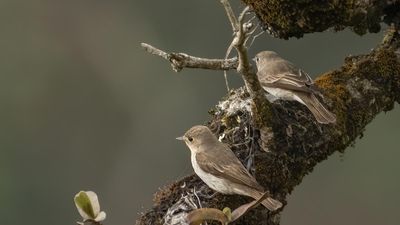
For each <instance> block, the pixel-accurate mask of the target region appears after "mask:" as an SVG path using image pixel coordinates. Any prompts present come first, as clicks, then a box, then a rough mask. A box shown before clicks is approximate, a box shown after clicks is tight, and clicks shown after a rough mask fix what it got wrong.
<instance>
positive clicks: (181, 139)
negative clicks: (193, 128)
mask: <svg viewBox="0 0 400 225" xmlns="http://www.w3.org/2000/svg"><path fill="white" fill-rule="evenodd" d="M176 140H180V141H184V140H185V137H184V136H182V137H177V138H176Z"/></svg>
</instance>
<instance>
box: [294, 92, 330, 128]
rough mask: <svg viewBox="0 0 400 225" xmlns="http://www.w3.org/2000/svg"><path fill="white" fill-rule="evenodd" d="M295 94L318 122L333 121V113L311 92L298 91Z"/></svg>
mask: <svg viewBox="0 0 400 225" xmlns="http://www.w3.org/2000/svg"><path fill="white" fill-rule="evenodd" d="M296 95H297V96H298V97H299V98H300V99H301V100H302V101H303V102H304V105H305V106H307V108H308V109H309V110H310V111H311V113H312V114H313V115H314V117H315V119H316V120H317V121H318V122H319V123H324V124H326V123H335V122H336V116H335V114H333V113H331V112H329V111H328V110H327V109H326V108H325V107H324V106H323V105H322V104H321V102H320V101H319V100H318V98H317V97H315V95H314V94H312V93H306V92H298V93H296Z"/></svg>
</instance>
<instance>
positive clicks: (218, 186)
mask: <svg viewBox="0 0 400 225" xmlns="http://www.w3.org/2000/svg"><path fill="white" fill-rule="evenodd" d="M191 161H192V166H193V170H194V172H195V173H196V174H197V176H199V177H200V179H201V180H203V182H204V183H206V184H207V185H208V186H209V187H210V188H211V189H213V190H215V191H217V192H220V193H223V194H234V193H235V192H234V190H233V188H232V185H230V184H229V183H228V182H227V181H225V180H224V179H222V178H219V177H216V176H214V175H212V174H210V173H207V172H205V171H204V170H202V169H201V168H200V166H199V164H198V163H197V160H196V154H195V153H192V156H191Z"/></svg>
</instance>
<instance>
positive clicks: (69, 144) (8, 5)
mask: <svg viewBox="0 0 400 225" xmlns="http://www.w3.org/2000/svg"><path fill="white" fill-rule="evenodd" d="M232 1H233V0H232ZM236 1H238V0H236ZM236 5H237V6H235V10H239V9H240V8H239V4H236ZM154 7H156V8H154ZM0 18H1V20H0V27H1V36H0V101H1V102H0V104H1V108H0V124H1V129H0V132H1V135H0V221H1V222H0V224H4V225H26V224H31V225H39V224H66V225H67V224H75V221H77V220H79V219H80V216H79V214H78V213H77V211H76V209H75V206H74V204H73V196H74V195H75V194H76V193H77V192H78V191H80V190H93V191H95V192H97V193H98V194H99V198H100V201H101V206H102V209H103V210H105V211H106V212H107V213H108V218H107V220H106V223H105V224H106V225H107V224H108V225H129V224H133V223H134V221H135V219H136V218H137V217H138V216H139V213H140V212H142V211H145V210H146V209H148V208H149V207H151V205H152V201H151V200H152V195H153V193H154V192H156V191H157V190H158V189H159V188H160V187H161V186H163V185H164V184H167V183H169V182H173V181H174V180H177V179H179V178H181V177H182V176H184V175H187V174H190V173H192V169H191V166H190V160H189V151H188V149H187V148H186V147H185V146H184V145H183V144H182V143H180V142H178V141H176V140H175V137H177V136H179V135H181V134H183V132H184V131H185V130H186V129H188V128H189V127H191V126H192V125H195V124H201V123H203V122H205V121H207V120H208V119H209V117H208V115H207V111H208V109H210V108H211V107H213V106H214V105H215V104H216V103H217V102H218V100H219V99H221V97H222V96H224V95H225V94H226V93H225V86H224V80H223V75H222V72H213V71H202V70H190V69H187V70H184V71H182V72H181V73H179V74H176V73H173V72H172V71H171V69H170V66H169V64H168V63H167V62H166V61H164V60H161V59H160V58H157V57H154V56H150V55H149V54H147V53H145V52H144V51H143V50H142V49H141V48H140V47H139V44H140V42H148V43H151V44H154V45H155V46H157V47H160V48H163V49H166V50H172V51H183V52H187V53H190V54H193V55H197V56H204V57H223V56H224V54H225V50H226V47H227V46H228V44H229V42H230V40H231V31H230V25H229V24H228V22H227V19H226V17H225V14H224V11H223V9H222V7H221V6H220V3H219V1H217V0H208V1H196V0H173V1H157V2H155V1H139V0H131V1H123V0H114V1H105V0H84V1H82V0H68V1H67V0H64V1H62V0H38V1H22V0H1V1H0ZM381 37H382V34H381V33H380V34H368V35H366V36H363V37H359V36H356V35H355V34H353V33H351V32H349V31H344V32H340V33H333V32H324V33H319V34H312V35H306V36H305V38H303V39H300V40H297V39H291V40H290V41H282V40H275V39H272V38H269V37H267V36H266V35H264V36H263V37H261V38H259V39H257V41H256V43H255V44H254V45H253V47H252V49H251V54H255V53H256V52H258V51H260V50H265V49H272V50H275V51H277V52H279V53H280V54H281V55H282V56H283V57H285V58H287V59H289V60H291V61H293V62H295V64H297V65H298V66H300V67H302V68H304V70H305V71H307V72H309V73H310V74H311V75H312V76H315V75H317V74H320V73H322V72H325V71H328V70H332V69H335V68H337V67H338V66H340V65H341V64H342V62H343V59H344V57H345V56H347V55H349V54H354V55H355V54H360V53H367V52H368V51H370V49H371V48H373V47H374V46H375V45H376V44H377V43H378V42H379V41H380V39H381ZM229 80H230V82H231V84H232V85H233V86H234V87H239V86H241V85H242V81H241V79H240V77H239V76H238V75H237V74H235V73H230V74H229ZM399 112H400V111H399V107H398V106H396V109H395V110H393V111H391V112H389V113H387V114H384V113H382V114H380V115H379V116H378V117H377V118H376V119H375V120H374V121H373V122H372V123H371V124H370V125H368V127H367V129H366V132H365V133H364V138H363V139H361V140H357V142H356V145H355V147H354V148H349V149H348V151H347V152H346V154H344V155H339V154H336V155H334V156H332V157H330V158H329V160H327V161H325V162H323V163H321V164H319V165H318V166H317V167H316V169H315V170H314V172H313V173H312V174H310V175H309V176H307V177H306V178H305V179H304V181H303V183H302V184H301V185H300V186H298V187H297V188H296V189H295V190H294V192H293V193H292V195H291V196H290V197H289V205H288V206H287V208H286V210H285V211H284V213H283V216H282V225H292V224H296V225H310V224H311V225H312V224H325V225H331V224H363V225H369V224H371V225H372V224H374V225H375V224H384V225H385V224H398V223H399V222H398V221H399V219H400V216H399V213H398V210H399V206H398V203H399V202H400V197H399V193H398V191H399V190H400V179H399V169H400V164H399V163H398V159H399V157H400V151H399V147H398V142H397V141H398V139H399V137H400V135H399V132H400V130H399V121H400V113H399Z"/></svg>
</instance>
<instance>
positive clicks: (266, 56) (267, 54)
mask: <svg viewBox="0 0 400 225" xmlns="http://www.w3.org/2000/svg"><path fill="white" fill-rule="evenodd" d="M275 59H281V57H279V55H278V54H277V53H276V52H273V51H262V52H259V53H258V54H257V55H256V56H255V57H254V58H253V61H254V62H256V66H257V69H258V70H260V68H261V67H262V66H263V65H268V63H269V62H271V61H273V60H275Z"/></svg>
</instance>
